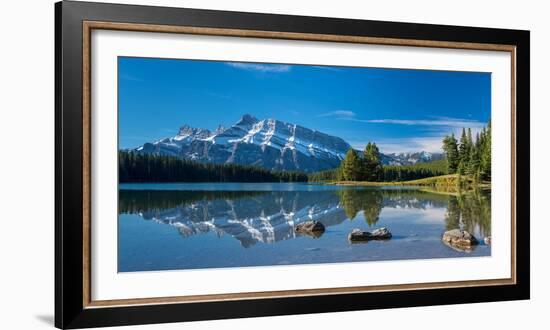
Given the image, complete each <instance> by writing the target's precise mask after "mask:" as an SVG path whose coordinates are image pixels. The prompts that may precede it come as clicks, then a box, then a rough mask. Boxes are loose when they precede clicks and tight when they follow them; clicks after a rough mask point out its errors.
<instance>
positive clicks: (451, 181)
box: [325, 174, 491, 190]
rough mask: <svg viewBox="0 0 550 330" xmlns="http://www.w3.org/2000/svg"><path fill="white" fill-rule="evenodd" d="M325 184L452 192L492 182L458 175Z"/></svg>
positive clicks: (489, 184) (479, 186)
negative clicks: (438, 189)
mask: <svg viewBox="0 0 550 330" xmlns="http://www.w3.org/2000/svg"><path fill="white" fill-rule="evenodd" d="M325 183H326V184H332V185H343V186H427V187H437V188H452V189H451V190H456V189H457V187H463V188H466V189H468V188H490V187H491V183H490V182H476V181H475V180H474V179H473V178H471V177H469V176H465V175H458V174H448V175H440V176H433V177H429V178H424V179H419V180H410V181H396V182H368V181H331V182H325Z"/></svg>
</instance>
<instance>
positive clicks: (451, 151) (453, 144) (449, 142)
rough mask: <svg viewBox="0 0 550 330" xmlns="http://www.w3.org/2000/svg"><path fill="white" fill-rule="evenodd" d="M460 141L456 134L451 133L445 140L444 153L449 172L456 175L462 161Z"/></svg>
mask: <svg viewBox="0 0 550 330" xmlns="http://www.w3.org/2000/svg"><path fill="white" fill-rule="evenodd" d="M457 143H458V141H457V140H456V138H455V134H454V133H451V135H450V136H445V138H443V151H444V152H445V155H446V158H447V170H448V171H449V173H450V174H453V173H456V171H457V169H458V163H459V161H460V159H459V155H458V145H457Z"/></svg>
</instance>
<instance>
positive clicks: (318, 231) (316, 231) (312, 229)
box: [294, 221, 325, 237]
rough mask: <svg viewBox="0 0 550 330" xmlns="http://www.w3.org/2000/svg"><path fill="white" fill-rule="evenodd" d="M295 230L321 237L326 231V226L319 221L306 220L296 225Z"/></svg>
mask: <svg viewBox="0 0 550 330" xmlns="http://www.w3.org/2000/svg"><path fill="white" fill-rule="evenodd" d="M294 231H296V232H297V233H299V234H305V235H309V236H313V237H320V236H321V235H323V233H324V232H325V226H324V225H323V224H322V223H320V222H319V221H306V222H303V223H299V224H297V225H296V226H295V227H294Z"/></svg>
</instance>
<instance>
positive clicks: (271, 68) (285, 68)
mask: <svg viewBox="0 0 550 330" xmlns="http://www.w3.org/2000/svg"><path fill="white" fill-rule="evenodd" d="M226 64H227V65H229V66H231V67H233V68H236V69H241V70H247V71H256V72H290V70H291V66H290V65H284V64H256V63H237V62H228V63H226Z"/></svg>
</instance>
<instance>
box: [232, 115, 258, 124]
mask: <svg viewBox="0 0 550 330" xmlns="http://www.w3.org/2000/svg"><path fill="white" fill-rule="evenodd" d="M258 121H259V120H258V118H256V117H254V116H252V115H251V114H248V113H247V114H244V115H243V116H242V117H241V120H239V121H238V122H237V125H239V126H249V125H254V124H256V123H257V122H258Z"/></svg>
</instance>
